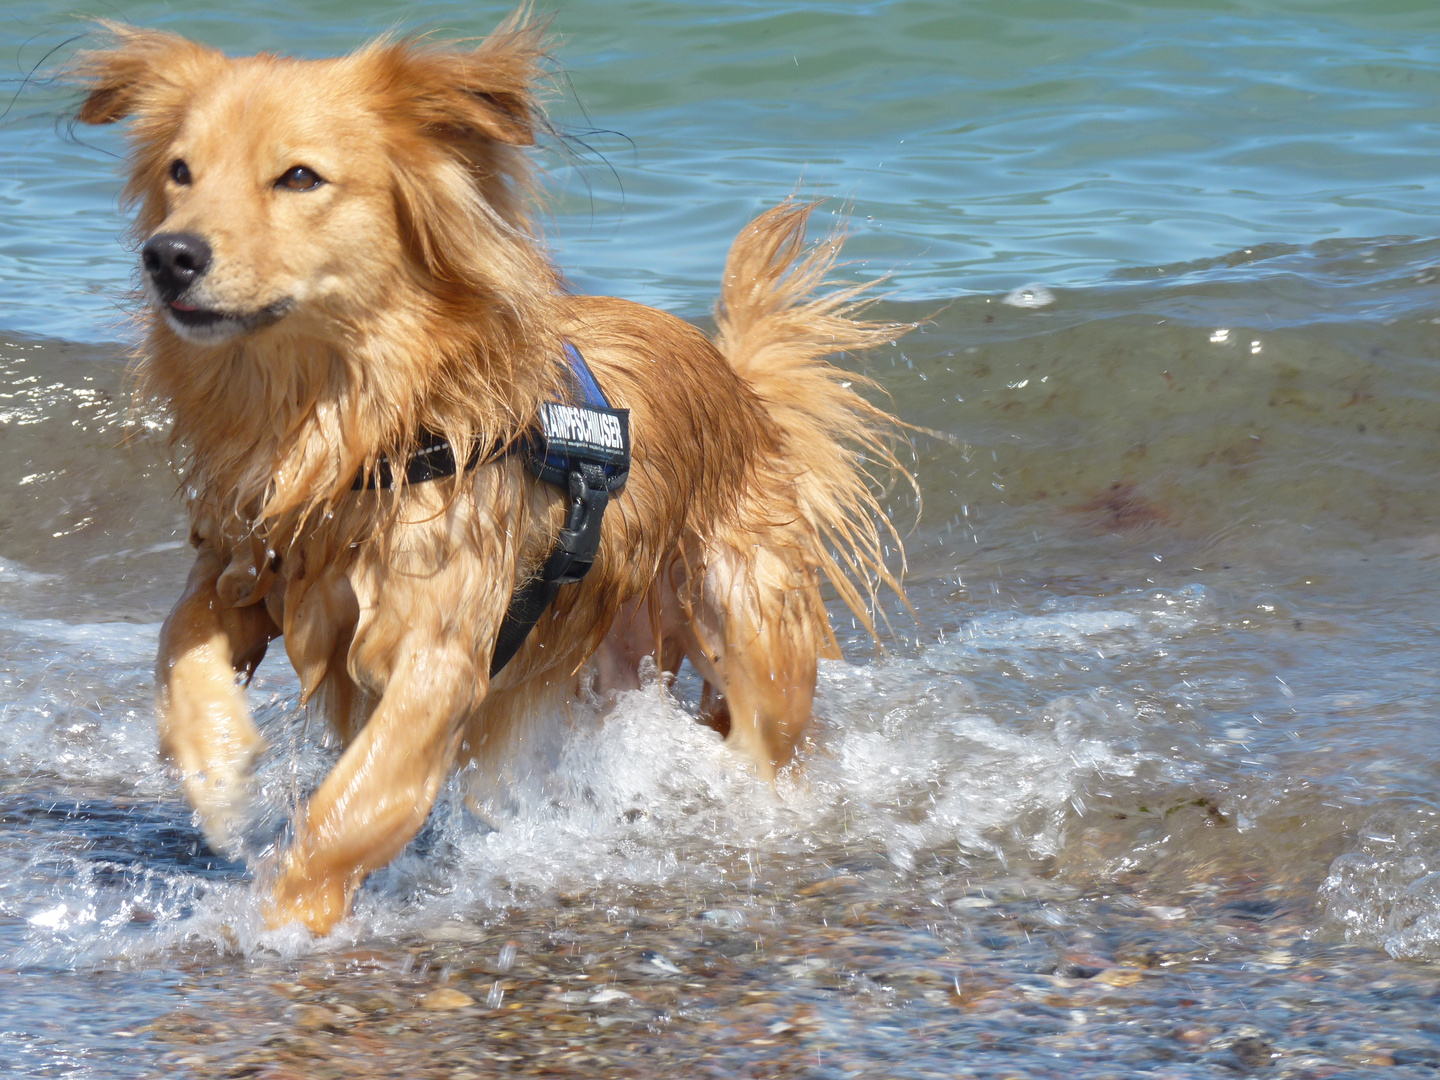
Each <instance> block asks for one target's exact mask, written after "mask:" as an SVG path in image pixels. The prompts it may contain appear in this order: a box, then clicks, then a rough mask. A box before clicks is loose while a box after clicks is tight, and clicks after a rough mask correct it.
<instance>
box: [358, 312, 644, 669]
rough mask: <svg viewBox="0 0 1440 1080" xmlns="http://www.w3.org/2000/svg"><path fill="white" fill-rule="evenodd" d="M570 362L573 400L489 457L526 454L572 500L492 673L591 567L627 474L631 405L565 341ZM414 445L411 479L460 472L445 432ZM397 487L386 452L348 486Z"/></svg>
mask: <svg viewBox="0 0 1440 1080" xmlns="http://www.w3.org/2000/svg"><path fill="white" fill-rule="evenodd" d="M565 359H566V361H567V362H568V365H569V368H570V373H571V375H572V376H573V377H574V390H575V395H574V397H572V398H571V399H570V400H566V401H547V402H544V403H542V404H541V406H540V415H539V417H538V418H537V421H538V422H537V424H536V426H535V427H533V428H531V429H530V430H529V431H527V432H526V433H525V434H524V435H523V436H522V437H521V438H520V439H517V440H513V441H505V442H496V443H492V444H491V445H490V447H489V449H490V453H491V454H492V455H496V454H501V453H523V454H524V455H525V460H526V464H527V465H528V466H529V467H530V471H531V472H532V473H534V474H535V475H536V476H537V477H538V478H539V479H541V480H543V481H544V482H545V483H547V484H553V485H555V486H556V487H558V488H561V489H562V490H563V491H565V493H566V494H567V496H568V497H569V500H570V507H569V510H568V511H567V513H566V515H565V525H564V526H563V527H562V528H561V530H560V535H559V536H558V537H557V538H556V542H555V547H554V548H553V549H552V550H551V552H550V557H549V558H548V559H546V561H545V566H544V569H543V570H542V571H541V573H540V576H539V577H535V578H531V579H529V580H528V581H525V582H523V583H521V584H520V585H519V587H518V588H516V590H515V592H514V593H513V594H512V595H511V597H510V608H509V610H508V611H507V612H506V613H505V621H504V622H503V623H502V624H501V626H500V633H499V634H498V635H497V636H496V639H495V650H494V652H493V654H492V656H491V661H490V676H491V678H494V677H495V676H496V675H497V674H499V672H500V670H501V669H502V668H504V666H505V665H506V664H508V663H509V662H510V659H511V657H513V656H514V655H515V653H516V652H517V651H519V649H520V646H521V645H523V644H524V643H525V639H526V638H527V637H529V636H530V631H531V630H532V629H533V628H534V626H535V623H536V622H538V621H539V619H540V616H541V615H543V614H544V613H545V609H546V608H548V607H549V606H550V602H551V601H552V600H554V599H555V595H556V593H558V592H559V591H560V586H562V585H570V584H573V583H574V582H577V581H579V580H580V579H581V578H583V577H584V576H585V575H586V574H587V573H588V572H589V570H590V567H591V566H592V565H594V562H595V556H596V553H597V552H598V551H599V550H600V525H601V523H602V521H603V520H604V516H605V507H606V505H608V503H609V501H610V496H611V495H612V494H613V493H615V492H617V491H619V490H620V489H621V488H623V487H624V486H625V481H626V480H627V479H628V478H629V476H630V410H629V409H612V408H611V407H610V401H609V399H608V398H606V397H605V392H604V391H603V390H601V389H600V384H599V383H598V382H597V381H596V380H595V375H594V373H593V372H592V371H591V370H590V365H589V364H587V363H586V362H585V358H584V357H583V356H581V355H580V350H579V349H577V348H575V346H574V345H572V344H571V343H570V342H568V341H567V342H565ZM416 443H417V446H416V449H415V451H414V452H413V453H412V454H411V455H410V458H409V459H408V460H407V461H406V462H405V474H404V475H405V482H406V483H408V484H421V483H424V482H426V481H428V480H438V479H441V478H443V477H446V476H454V475H455V474H456V473H457V472H458V471H459V468H460V467H459V463H458V461H457V459H456V457H455V451H454V448H453V447H451V445H450V443H449V442H448V441H446V439H445V438H444V437H443V436H441V435H438V434H436V433H434V432H431V431H421V432H420V433H419V435H418V437H417V438H416ZM485 449H486V447H485V445H484V443H483V442H477V443H476V444H475V446H474V447H473V448H472V449H471V451H470V454H469V456H468V457H467V458H466V461H465V468H466V469H473V468H474V467H475V466H476V465H477V464H479V462H480V459H481V457H482V455H483V453H484V451H485ZM394 486H395V471H394V466H393V465H392V464H391V463H390V460H389V459H388V458H387V457H385V455H383V454H382V455H381V456H380V457H379V458H377V459H376V462H375V467H374V468H373V469H371V470H369V471H368V472H367V471H365V470H361V472H360V474H359V475H358V476H356V477H355V482H354V483H353V484H352V485H351V488H352V490H355V491H362V490H366V489H374V488H382V489H384V488H392V487H394Z"/></svg>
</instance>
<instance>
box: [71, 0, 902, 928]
mask: <svg viewBox="0 0 1440 1080" xmlns="http://www.w3.org/2000/svg"><path fill="white" fill-rule="evenodd" d="M104 27H105V32H106V33H107V34H108V35H110V37H109V40H108V41H107V42H106V43H105V44H104V45H103V46H101V47H98V48H95V49H92V50H89V51H86V52H83V53H81V54H79V55H78V56H77V58H76V60H75V62H74V66H73V75H74V78H75V79H76V80H77V81H78V82H79V84H80V85H81V87H82V89H83V92H84V93H85V95H86V96H85V98H84V100H83V103H82V104H81V105H80V107H79V112H78V116H79V119H80V120H81V121H84V122H86V123H90V124H109V123H113V122H117V121H120V120H123V119H128V121H129V126H128V131H127V134H128V139H129V145H130V157H129V162H128V179H127V181H126V183H125V187H124V199H125V200H126V201H127V205H129V206H132V207H134V208H135V210H136V216H135V225H134V231H135V236H136V238H137V239H138V241H139V242H140V244H141V262H142V267H141V280H142V281H143V285H144V293H145V304H144V305H143V308H142V310H141V313H140V316H139V317H140V318H141V319H142V320H143V345H142V346H141V348H140V350H139V353H138V357H137V370H138V375H139V388H140V392H141V393H142V394H144V395H148V397H149V398H150V399H151V400H155V401H158V402H159V403H161V404H162V405H163V407H164V408H165V410H166V411H167V412H168V415H169V417H170V420H171V422H172V431H171V439H172V446H173V450H174V454H175V457H176V460H177V467H178V468H179V469H180V471H181V475H182V490H183V491H184V494H185V498H186V501H187V505H188V512H189V522H190V537H189V539H190V543H191V544H192V545H193V546H194V548H195V562H194V565H193V568H192V569H191V571H190V575H189V579H188V581H187V582H186V584H185V588H184V591H183V593H182V594H181V596H180V599H179V600H178V602H177V603H176V605H175V607H174V609H173V611H172V612H171V613H170V615H169V617H168V618H167V619H166V621H165V623H164V625H163V628H162V630H161V633H160V642H159V653H158V658H157V661H156V709H157V715H158V727H159V742H160V747H161V752H162V754H163V755H164V756H165V758H166V759H168V760H169V761H170V762H172V763H173V764H174V765H175V766H176V767H177V768H178V771H179V773H180V776H181V782H182V785H183V788H184V792H185V795H186V797H187V799H188V801H189V802H190V804H191V805H192V807H193V808H194V810H195V811H196V812H197V817H198V820H199V822H200V825H201V828H202V830H203V832H204V835H205V837H206V839H207V842H208V843H209V844H210V845H211V846H212V847H214V848H216V849H217V850H224V849H225V848H226V847H227V845H231V844H233V843H234V841H235V837H236V834H237V831H238V829H239V827H240V823H241V822H242V820H243V815H244V813H245V810H246V806H247V801H248V799H249V798H250V786H251V785H250V780H249V777H250V773H251V770H252V768H253V765H254V762H255V760H256V757H257V754H258V753H259V751H260V749H261V739H260V736H259V733H258V731H257V729H256V727H255V725H254V723H253V721H252V719H251V717H250V714H249V711H248V709H247V706H246V701H245V684H246V683H248V680H249V677H250V676H251V675H252V674H253V673H254V671H255V668H256V665H258V664H259V663H260V661H261V659H262V658H263V656H264V655H265V652H266V648H267V646H268V645H269V644H270V643H271V642H273V641H274V640H275V639H276V638H283V642H284V648H285V650H286V652H287V653H288V656H289V659H290V662H291V663H292V664H293V666H294V668H295V670H296V672H297V673H298V675H299V678H300V682H301V686H302V692H303V700H304V701H306V702H310V701H312V699H313V701H314V703H315V707H316V708H318V709H320V710H321V711H322V712H323V714H324V715H325V717H326V718H327V719H328V722H329V723H330V725H331V726H332V727H333V730H334V731H335V733H336V734H337V735H338V737H339V739H340V740H341V742H342V744H343V745H344V750H343V753H342V755H341V757H340V758H339V760H338V762H337V763H336V765H335V767H334V769H333V770H332V771H331V772H330V773H329V775H328V776H327V777H326V778H325V779H324V781H323V782H322V783H321V784H320V786H319V787H318V789H317V790H316V791H315V792H314V793H313V794H312V796H311V797H310V799H309V801H308V803H307V804H306V805H304V806H303V807H301V808H300V809H299V810H297V812H296V817H295V820H294V823H293V833H292V837H291V840H290V842H289V844H288V846H285V847H284V849H283V850H282V851H280V852H279V853H278V854H276V855H275V856H274V857H273V859H272V861H271V863H270V864H269V865H268V866H267V867H266V868H265V869H264V871H263V872H262V874H261V875H260V877H261V880H262V881H263V882H264V884H263V894H262V895H263V898H264V905H263V906H264V911H265V917H266V920H267V921H268V923H269V924H270V925H272V926H281V925H285V924H288V923H291V922H293V921H297V920H298V921H299V922H300V923H303V924H304V925H305V926H306V927H308V928H309V930H310V931H311V932H313V933H315V934H317V935H323V934H326V933H328V932H329V931H330V930H331V928H332V927H333V926H334V925H335V923H336V922H337V921H338V920H340V919H342V918H343V917H344V916H345V915H346V913H347V911H348V908H349V904H350V901H351V899H352V897H353V895H354V893H355V890H356V889H357V888H358V887H359V886H360V884H361V883H362V882H363V881H364V880H365V878H366V876H367V875H368V874H370V873H372V872H373V871H375V870H376V869H378V868H380V867H383V866H384V865H386V864H387V863H388V862H389V861H390V860H391V859H392V858H394V856H395V855H396V854H397V853H399V851H400V850H401V849H402V848H403V847H404V845H405V844H406V843H407V842H408V841H409V840H410V839H411V838H412V837H413V836H414V835H415V834H416V832H417V831H418V830H419V828H420V827H421V825H422V824H423V823H424V821H425V819H426V817H427V815H428V814H429V812H430V809H431V807H432V804H433V802H434V800H435V798H436V795H437V792H438V791H439V789H440V787H441V785H442V783H443V782H444V781H445V779H446V777H447V775H448V774H449V773H450V772H451V770H452V769H453V768H455V767H456V766H457V765H464V764H469V763H471V762H476V763H477V767H486V766H488V767H491V768H493V767H494V766H495V765H496V763H498V762H501V761H503V760H504V754H505V752H506V746H507V745H513V742H512V741H511V740H513V739H515V738H517V737H520V735H519V734H518V733H521V732H522V731H523V723H524V720H525V718H526V717H527V716H533V715H536V714H538V713H540V712H542V711H544V710H547V709H563V708H564V707H565V704H566V703H567V702H569V701H573V700H575V699H576V698H577V697H579V696H581V695H583V694H587V693H599V694H602V695H603V694H613V693H617V692H619V691H623V690H625V689H630V688H635V687H638V686H639V685H640V672H641V670H642V669H641V663H642V661H643V660H645V658H647V657H650V658H653V661H654V663H655V665H656V666H657V667H658V669H659V670H660V671H664V672H671V673H673V672H675V671H677V670H678V669H679V667H680V664H681V662H682V661H683V660H684V659H686V658H688V659H689V660H690V662H691V664H692V665H693V667H694V669H695V670H696V671H697V672H698V673H699V675H701V676H702V677H703V679H704V691H703V695H702V700H701V706H700V710H699V712H700V717H699V718H700V719H701V720H702V721H704V722H706V723H708V724H710V725H711V726H712V727H714V728H716V729H717V730H718V731H720V732H721V734H722V735H723V736H724V738H725V742H726V744H727V745H728V746H729V747H730V748H731V749H732V750H733V751H735V752H736V753H737V754H738V755H740V756H741V758H742V759H743V760H745V761H747V762H748V763H749V764H750V765H753V767H754V769H755V770H756V771H757V772H758V773H759V775H760V776H762V777H765V778H767V779H772V780H773V778H774V776H775V774H776V772H777V770H780V769H782V768H785V767H786V766H787V765H788V764H789V763H790V762H791V761H792V758H793V757H794V754H795V750H796V745H797V743H798V742H799V741H800V740H801V738H802V736H803V734H804V732H805V729H806V725H807V723H808V721H809V720H810V716H811V709H812V700H813V696H814V689H815V679H816V667H817V659H818V658H819V657H822V656H823V657H836V656H838V655H839V648H838V645H837V641H836V638H835V635H834V633H833V631H832V629H831V627H830V623H829V620H828V616H827V613H826V609H825V606H824V603H823V598H822V592H821V589H822V583H824V582H828V583H829V585H830V587H832V588H833V589H834V590H835V591H836V592H837V593H838V595H839V597H840V599H841V600H843V601H844V602H845V603H846V604H847V605H848V606H849V608H850V610H851V611H853V612H854V614H855V616H856V618H857V619H858V620H859V622H860V623H861V624H863V626H864V627H865V628H866V629H867V630H869V631H870V632H871V633H872V634H873V633H874V629H875V628H874V624H873V620H872V617H871V613H872V611H874V610H875V603H876V596H877V590H878V589H879V588H880V587H881V586H882V585H885V586H888V587H891V588H893V589H895V591H896V592H897V593H899V592H900V590H901V585H900V582H899V580H898V576H897V575H898V573H899V572H900V571H903V555H902V556H900V558H901V559H902V562H901V565H900V568H899V570H898V571H892V570H890V569H888V568H887V555H889V554H891V553H892V552H894V553H898V552H900V543H899V537H898V536H897V535H895V531H894V529H893V527H892V526H891V525H890V524H889V522H888V520H887V519H885V517H884V515H883V513H882V512H881V507H880V505H879V502H878V500H877V495H876V493H875V485H876V483H877V479H876V478H875V477H872V476H871V475H870V473H868V472H867V468H868V467H870V466H876V467H879V468H882V469H885V470H887V471H888V470H899V471H900V473H902V474H904V475H906V476H908V475H909V474H908V473H905V472H904V470H903V468H901V466H900V463H899V461H898V460H897V458H896V456H895V454H894V449H893V448H894V447H895V446H896V445H897V442H896V440H897V439H898V438H899V436H900V435H901V431H900V428H899V426H898V424H899V422H898V421H897V420H895V419H894V418H893V417H892V416H891V415H890V414H889V413H887V412H886V411H885V410H884V409H882V408H881V407H879V406H877V405H875V404H873V403H871V402H870V401H869V400H868V399H867V398H866V397H864V396H862V395H861V394H860V393H859V392H858V391H857V388H866V389H869V388H871V384H869V383H868V382H867V380H865V379H863V378H861V377H857V376H856V375H854V374H851V373H848V372H845V371H843V370H842V369H840V368H837V367H835V366H832V365H831V364H830V363H828V362H827V361H826V359H825V358H826V357H828V356H831V355H833V354H836V353H840V352H843V351H852V350H863V349H867V348H871V347H874V346H877V345H880V344H882V343H885V342H891V341H893V340H894V339H895V338H896V337H897V336H898V334H899V333H900V332H901V329H902V328H901V327H899V326H896V325H890V324H884V323H877V322H871V321H866V320H864V319H861V318H858V317H857V316H858V315H859V314H860V313H861V308H863V306H864V305H865V303H866V302H867V301H866V300H864V299H863V298H861V296H860V294H861V288H862V287H861V286H856V285H827V284H826V282H825V278H826V275H827V273H828V272H829V271H830V269H831V267H832V266H833V264H834V261H835V259H836V255H837V252H838V249H839V242H840V239H841V237H840V235H839V234H838V233H836V234H832V235H831V236H830V237H829V238H828V239H826V240H824V241H822V242H821V243H820V244H818V245H816V246H815V247H814V248H811V249H809V250H808V251H807V250H806V248H805V232H806V223H807V218H808V216H809V214H810V212H811V210H812V208H813V204H803V203H798V202H796V201H795V200H794V199H793V198H791V199H787V200H786V201H785V202H784V203H782V204H781V205H779V206H777V207H775V208H774V209H772V210H770V211H768V212H766V213H765V214H763V215H762V216H760V217H759V218H757V219H756V220H755V221H753V222H751V223H750V224H749V225H748V226H747V227H746V228H745V229H744V231H742V232H741V233H740V234H739V236H738V238H737V239H736V241H735V242H734V245H733V247H732V249H731V251H730V254H729V256H728V260H727V263H726V266H725V270H724V280H723V284H722V287H721V291H720V297H719V302H718V304H717V308H716V324H717V333H716V335H715V337H714V339H713V340H712V339H711V338H710V337H707V336H706V335H705V334H704V333H703V332H702V331H701V330H700V329H698V328H696V327H695V326H693V325H691V324H689V323H687V322H684V321H682V320H680V319H678V318H675V317H673V316H671V315H668V314H665V313H663V312H661V311H657V310H654V309H651V308H648V307H643V306H640V305H638V304H634V303H630V302H627V301H623V300H618V299H610V298H605V297H598V296H580V295H574V294H572V293H571V292H569V291H568V290H567V289H566V287H565V283H564V281H563V280H562V278H561V276H560V274H559V272H558V270H557V269H556V267H555V265H554V264H553V263H552V261H551V260H550V258H549V256H548V255H547V253H546V251H545V250H544V248H543V246H542V244H541V243H540V241H539V239H538V237H537V233H536V229H535V226H534V224H533V218H532V215H533V213H534V212H535V211H534V207H535V205H536V191H535V188H536V183H535V171H534V166H533V164H532V162H531V160H530V150H529V148H530V147H531V146H533V145H534V144H535V142H536V140H537V136H540V135H546V134H552V133H553V132H552V129H551V128H550V127H549V125H548V122H547V120H546V119H545V114H544V112H543V110H542V107H541V103H540V100H539V94H540V91H541V89H542V88H543V86H544V85H545V76H546V72H547V70H548V69H547V66H546V65H547V64H548V62H549V61H548V54H547V52H546V48H547V44H546V37H545V27H544V25H543V24H541V23H539V22H537V21H535V20H534V19H533V18H532V17H531V16H530V15H529V14H528V12H527V11H526V10H525V9H521V10H520V11H517V12H516V13H515V14H514V15H512V16H511V17H510V18H509V19H508V20H506V22H505V23H503V24H502V25H501V26H500V27H499V28H498V29H497V30H495V31H494V32H493V33H492V34H491V35H490V36H488V37H486V38H484V39H483V40H479V41H478V42H476V41H470V42H434V41H428V40H426V39H416V38H408V39H397V38H393V37H392V38H381V39H378V40H376V41H374V42H372V43H371V44H369V45H367V46H366V47H363V48H361V49H359V50H358V51H357V52H355V53H353V54H351V55H348V56H343V57H338V58H333V59H320V60H297V59H290V58H285V57H281V56H277V55H272V54H261V55H257V56H251V57H244V58H227V57H226V56H225V55H223V54H222V53H220V52H218V51H216V50H214V49H211V48H208V47H206V46H203V45H200V44H197V43H195V42H192V41H189V40H187V39H185V38H183V37H180V36H177V35H175V34H171V33H164V32H158V31H153V30H145V29H137V28H133V27H129V26H123V25H118V24H113V23H106V24H104ZM827 289H828V291H826V290H827ZM567 410H568V411H567ZM567 424H568V425H569V427H567V426H566V425H567ZM567 440H568V441H567ZM587 454H588V455H589V457H588V458H587V457H586V455H587ZM577 455H578V456H577ZM437 460H439V465H438V466H437V465H436V461H437ZM547 469H549V470H550V471H549V473H548V474H547V472H546V470H547ZM912 482H913V481H912ZM887 549H888V550H887ZM891 558H892V559H893V555H891ZM559 564H564V565H559ZM557 567H558V569H557ZM901 595H902V596H903V593H901Z"/></svg>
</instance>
